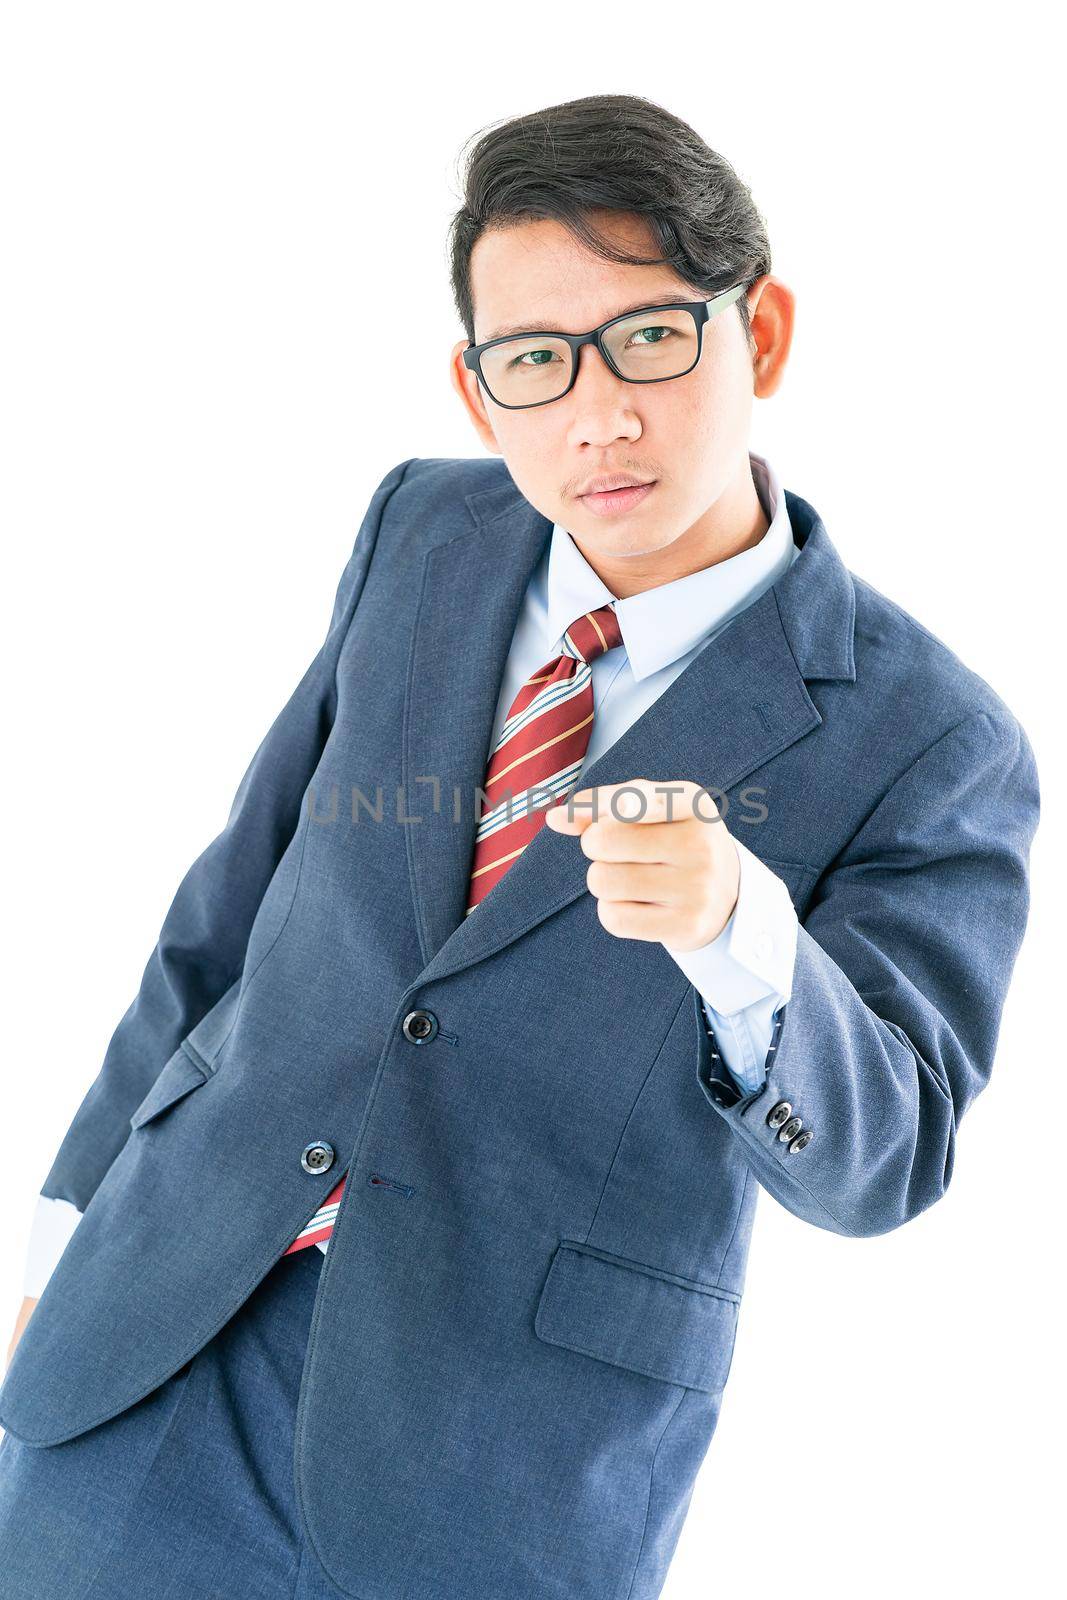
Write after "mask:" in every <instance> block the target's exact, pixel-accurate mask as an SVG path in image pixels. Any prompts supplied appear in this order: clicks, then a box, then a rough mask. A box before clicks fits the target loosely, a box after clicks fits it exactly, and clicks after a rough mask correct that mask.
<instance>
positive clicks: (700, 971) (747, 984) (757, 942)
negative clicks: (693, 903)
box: [663, 839, 798, 1016]
mask: <svg viewBox="0 0 1067 1600" xmlns="http://www.w3.org/2000/svg"><path fill="white" fill-rule="evenodd" d="M734 843H735V844H736V846H737V855H738V860H739V862H740V882H739V884H738V890H737V904H736V905H735V906H734V909H733V911H732V913H731V915H730V919H729V921H728V922H727V923H726V926H725V927H724V928H723V929H722V931H721V932H720V933H719V935H718V937H717V938H715V939H712V940H711V941H710V942H709V943H708V944H705V945H701V946H700V947H699V949H696V950H673V949H672V948H671V946H670V945H669V944H666V943H665V944H664V946H663V948H664V949H665V950H666V951H667V954H668V955H669V956H670V957H671V959H672V960H673V961H674V962H676V963H677V965H678V966H679V967H680V968H681V970H682V971H683V972H684V973H685V975H686V977H687V978H688V979H689V981H690V983H691V984H693V986H694V988H696V989H697V990H698V991H699V993H700V994H701V996H702V997H703V998H704V999H705V1000H706V1001H707V1002H708V1004H709V1005H711V1006H713V1007H714V1009H715V1010H716V1011H718V1012H721V1013H722V1015H723V1016H732V1015H733V1014H734V1013H735V1012H738V1011H743V1010H744V1008H745V1007H746V1006H750V1005H753V1004H754V1003H755V1002H756V1001H757V1000H765V999H767V998H768V997H769V996H771V995H776V996H777V997H778V998H777V1002H776V1003H777V1004H778V1005H784V1004H785V1002H786V1001H787V1000H789V999H790V997H791V995H792V993H793V968H794V965H795V963H796V953H797V928H798V923H797V914H796V911H795V910H794V907H793V901H792V899H791V897H790V894H789V890H788V888H787V886H786V885H785V884H784V883H783V881H782V879H781V878H780V877H779V876H778V874H777V873H776V872H772V871H771V869H770V867H768V866H767V865H765V863H764V862H762V861H761V860H760V858H759V856H757V855H754V854H753V853H752V851H751V850H750V849H749V848H748V846H747V845H745V844H742V842H741V840H740V839H735V840H734Z"/></svg>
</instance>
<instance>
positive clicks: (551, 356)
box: [508, 350, 557, 367]
mask: <svg viewBox="0 0 1067 1600" xmlns="http://www.w3.org/2000/svg"><path fill="white" fill-rule="evenodd" d="M527 356H534V357H536V358H537V359H536V360H534V361H533V362H531V365H532V366H535V367H547V366H548V364H549V362H550V361H555V360H556V359H557V357H556V354H555V351H553V350H524V351H523V353H522V355H521V356H516V357H515V359H514V360H513V361H509V363H508V365H509V366H513V367H520V366H522V364H523V362H524V361H525V360H526V357H527ZM542 357H547V360H544V359H541V358H542Z"/></svg>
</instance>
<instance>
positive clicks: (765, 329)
mask: <svg viewBox="0 0 1067 1600" xmlns="http://www.w3.org/2000/svg"><path fill="white" fill-rule="evenodd" d="M795 311H796V296H795V295H794V293H793V291H792V289H790V287H789V285H788V284H786V283H783V282H782V280H781V278H776V277H774V276H773V275H772V274H771V273H769V272H768V273H764V275H763V277H762V278H757V279H756V281H755V283H754V284H753V285H752V286H751V288H750V289H749V290H748V314H749V325H750V327H751V329H752V338H753V341H754V343H755V346H756V349H755V353H754V354H753V357H752V377H753V384H752V392H753V394H754V395H755V396H756V398H757V399H759V400H765V399H766V398H767V397H768V396H769V395H772V394H773V393H774V392H775V390H776V389H777V388H778V386H779V384H780V383H781V381H782V378H783V376H784V375H785V368H786V362H787V361H788V359H789V347H790V345H791V344H792V342H793V319H794V314H795Z"/></svg>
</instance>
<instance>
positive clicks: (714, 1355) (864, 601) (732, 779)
mask: <svg viewBox="0 0 1067 1600" xmlns="http://www.w3.org/2000/svg"><path fill="white" fill-rule="evenodd" d="M650 175H653V176H652V177H651V178H650ZM452 247H453V268H454V290H455V294H456V301H457V306H458V308H459V312H460V317H461V320H462V323H463V325H464V328H465V332H466V338H465V339H464V340H461V341H459V342H458V343H457V344H456V346H455V348H454V350H453V352H452V360H451V369H450V370H451V379H452V382H453V384H454V386H455V388H456V390H457V392H458V394H459V396H460V398H461V400H462V402H463V404H464V406H465V407H466V410H467V412H468V414H469V416H470V418H471V421H472V423H473V425H474V428H475V430H476V431H477V433H478V436H479V438H480V440H481V441H482V443H483V444H484V445H485V446H486V447H487V449H488V450H489V452H490V459H488V460H485V459H476V460H437V459H434V460H419V459H415V460H411V461H405V462H403V463H401V464H400V465H399V466H397V467H395V468H394V469H393V470H392V471H391V472H389V473H388V474H387V475H386V477H385V478H384V479H383V480H382V482H381V484H380V485H379V487H378V489H377V491H376V492H375V494H374V496H373V497H372V500H371V504H370V508H369V510H368V513H367V516H366V518H365V520H364V523H363V526H362V527H361V529H360V532H359V536H358V537H357V540H356V544H355V548H354V550H353V553H352V556H351V559H350V560H349V562H348V565H347V566H346V568H345V571H344V573H343V574H342V577H341V581H340V584H339V587H338V590H337V595H336V599H335V603H334V608H333V615H332V618H331V622H330V627H329V631H328V633H327V635H326V639H325V641H324V643H323V645H322V648H321V650H320V651H319V653H318V654H317V656H316V657H315V659H314V661H313V662H312V663H311V665H310V666H309V668H308V670H307V672H306V674H305V676H304V677H303V679H302V680H301V682H300V684H299V685H298V686H297V688H296V690H295V692H294V694H293V696H292V698H291V699H290V701H289V702H288V704H287V705H286V706H285V708H284V709H283V710H282V712H281V713H280V715H279V717H278V719H277V720H276V722H275V723H274V725H273V726H272V728H271V729H270V731H269V732H268V734H267V736H266V738H265V739H264V741H263V743H262V744H261V745H260V747H259V749H258V750H257V751H256V753H255V756H254V757H253V759H252V762H251V765H250V766H249V768H248V771H247V773H246V774H245V777H244V779H243V780H242V783H241V786H240V788H239V790H238V793H237V796H236V799H235V801H234V804H233V808H232V810H231V813H230V816H229V819H228V821H227V824H226V826H225V828H224V829H223V831H222V832H221V833H220V834H219V836H218V838H216V839H215V840H214V841H213V842H212V843H211V844H210V845H209V846H208V847H207V849H206V850H205V851H204V853H203V854H202V855H201V856H200V857H199V858H198V859H197V860H196V861H195V862H194V863H193V864H192V866H191V867H190V869H189V871H188V873H187V874H186V876H185V878H184V879H183V881H182V883H181V884H180V886H179V888H178V891H177V893H176V895H175V898H174V901H173V903H172V905H171V907H170V910H169V912H168V914H167V917H166V920H165V922H164V925H163V928H162V930H161V933H160V937H159V941H158V943H157V945H156V948H155V950H154V951H153V953H152V956H151V958H150V960H149V962H148V965H147V967H146V969H145V973H144V977H143V980H142V983H141V987H140V990H139V993H138V995H137V996H136V998H135V1000H134V1002H133V1004H132V1005H131V1007H130V1009H129V1010H128V1011H127V1013H126V1015H125V1016H124V1017H123V1018H122V1020H121V1021H120V1023H119V1025H118V1027H117V1028H116V1030H115V1034H114V1036H113V1038H112V1040H111V1043H110V1045H109V1048H108V1051H107V1055H106V1058H105V1061H104V1064H103V1067H102V1069H101V1072H100V1074H99V1076H98V1077H97V1079H96V1081H95V1082H94V1084H93V1085H92V1086H91V1088H90V1089H89V1091H88V1093H87V1095H86V1097H85V1101H84V1103H83V1105H82V1107H81V1108H80V1110H79V1112H78V1114H77V1116H76V1117H75V1120H74V1122H73V1124H72V1126H71V1128H70V1131H69V1132H68V1134H67V1136H66V1138H65V1140H64V1142H63V1144H62V1146H61V1148H60V1150H59V1152H58V1154H57V1156H56V1159H55V1162H54V1163H53V1166H52V1169H51V1171H50V1172H49V1174H48V1176H47V1177H46V1179H45V1182H44V1185H43V1194H42V1199H41V1211H40V1213H39V1217H38V1223H37V1225H36V1228H35V1234H34V1239H33V1241H32V1242H31V1250H30V1269H29V1270H30V1278H29V1280H28V1283H27V1289H28V1292H29V1296H28V1301H27V1306H26V1308H25V1310H24V1315H23V1317H22V1318H21V1319H20V1321H21V1323H22V1325H23V1331H22V1333H21V1338H19V1339H17V1340H16V1343H15V1345H14V1354H13V1356H12V1358H11V1364H10V1366H9V1369H8V1372H7V1376H6V1379H5V1382H4V1385H3V1388H2V1389H0V1424H2V1425H3V1426H4V1428H5V1429H6V1430H7V1433H6V1436H5V1438H4V1441H3V1444H2V1446H0V1569H2V1570H3V1571H4V1573H5V1584H6V1587H5V1595H6V1596H9V1597H10V1600H29V1597H30V1596H38V1595H43V1594H48V1595H49V1596H50V1597H51V1600H68V1597H69V1600H73V1597H74V1596H76V1595H77V1596H79V1597H82V1596H91V1597H92V1600H112V1597H118V1596H120V1595H121V1596H125V1595H127V1594H129V1593H131V1592H133V1589H134V1586H135V1585H136V1586H137V1587H138V1588H142V1587H143V1588H147V1589H148V1590H149V1591H150V1592H157V1591H158V1592H164V1586H165V1592H168V1593H180V1594H182V1595H183V1596H188V1597H190V1600H196V1597H200V1596H203V1597H206V1596H208V1595H214V1594H215V1593H218V1592H222V1590H223V1589H225V1592H226V1593H227V1595H229V1596H231V1597H234V1596H237V1597H244V1596H248V1597H251V1596H256V1597H257V1600H273V1597H275V1596H277V1597H281V1596H286V1597H288V1596H290V1595H296V1596H301V1597H304V1600H307V1597H309V1596H328V1595H352V1596H360V1597H363V1600H372V1597H373V1600H399V1597H400V1596H404V1597H405V1600H501V1597H502V1596H507V1597H508V1600H547V1597H554V1600H591V1597H593V1596H602V1597H603V1600H609V1597H621V1596H627V1597H628V1600H653V1597H654V1596H656V1595H658V1594H659V1593H660V1591H661V1588H662V1586H663V1582H664V1579H665V1576H666V1572H667V1568H668V1565H669V1562H670V1559H671V1555H672V1553H673V1550H674V1548H675V1544H676V1541H677V1538H678V1534H679V1531H680V1529H681V1526H682V1522H683V1519H684V1516H685V1511H686V1507H687V1505H688V1503H689V1496H690V1493H691V1490H692V1485H693V1481H694V1478H695V1476H696V1473H697V1470H698V1468H699V1466H700V1463H701V1461H702V1459H703V1457H704V1454H705V1452H706V1450H707V1448H708V1444H709V1442H710V1439H711V1436H712V1434H713V1431H714V1428H715V1425H716V1421H717V1417H718V1413H719V1407H720V1403H721V1399H722V1393H723V1389H724V1386H725V1383H726V1380H727V1375H728V1372H729V1368H730V1361H731V1355H732V1350H733V1344H734V1337H735V1332H736V1327H737V1319H738V1308H739V1304H740V1301H741V1296H742V1292H743V1284H744V1272H745V1262H746V1257H747V1252H748V1246H749V1239H750V1235H751V1228H752V1222H753V1215H754V1209H755V1205H756V1200H757V1196H758V1195H759V1193H760V1192H761V1190H766V1191H768V1192H769V1193H770V1194H771V1195H772V1196H773V1197H774V1198H775V1199H776V1200H777V1201H778V1202H780V1203H781V1204H782V1205H784V1206H786V1207H788V1209H789V1210H790V1211H792V1212H793V1213H794V1214H795V1215H796V1216H797V1217H799V1218H801V1219H803V1220H804V1221H806V1222H809V1223H811V1224H813V1225H814V1226H816V1227H819V1228H824V1229H828V1230H830V1231H832V1232H835V1233H840V1234H843V1235H851V1236H868V1235H873V1234H878V1233H882V1232H885V1231H887V1230H888V1229H891V1228H895V1227H898V1226H900V1225H901V1224H903V1223H905V1222H907V1221H908V1220H909V1219H910V1218H912V1217H914V1216H916V1215H918V1214H919V1213H920V1212H922V1211H923V1210H924V1209H925V1208H926V1207H928V1206H930V1205H931V1204H933V1203H934V1202H935V1201H937V1200H938V1199H939V1198H940V1197H941V1195H942V1194H943V1193H944V1192H945V1189H946V1187H947V1184H948V1181H949V1177H950V1174H951V1171H952V1166H953V1162H954V1158H955V1152H956V1137H957V1129H958V1125H959V1120H960V1118H961V1117H962V1115H963V1114H964V1113H965V1111H966V1109H967V1107H968V1106H969V1105H970V1103H971V1102H972V1100H973V1099H974V1097H975V1095H976V1094H978V1092H979V1091H980V1090H981V1089H982V1088H983V1086H984V1085H985V1083H986V1081H987V1080H988V1077H989V1074H990V1071H991V1068H992V1065H993V1060H994V1055H995V1049H996V1043H997V1036H998V1029H999V1023H1000V1016H1001V1010H1002V1006H1003V1002H1004V998H1005V994H1006V992H1007V988H1008V984H1009V980H1010V976H1011V972H1012V969H1013V965H1014V962H1015V959H1016V956H1017V953H1018V949H1019V946H1020V943H1021V940H1022V937H1023V932H1024V927H1025V923H1026V917H1027V910H1028V857H1029V849H1030V844H1031V840H1032V838H1033V835H1034V831H1035V828H1036V826H1037V820H1038V806H1039V799H1038V783H1037V775H1036V771H1035V765H1034V758H1033V754H1032V751H1031V749H1030V745H1029V743H1028V741H1027V739H1026V736H1025V734H1024V733H1023V731H1022V729H1021V728H1020V726H1019V724H1018V722H1017V720H1016V719H1015V717H1014V716H1013V715H1012V713H1011V712H1010V711H1009V710H1008V708H1007V707H1006V706H1005V705H1004V703H1003V701H1002V700H1000V699H999V698H998V696H997V695H996V694H995V693H994V691H993V690H992V689H991V688H990V687H989V686H988V685H987V684H986V683H985V682H983V680H982V679H981V678H980V677H979V676H977V675H976V674H975V673H974V672H973V671H971V670H970V669H968V668H967V667H966V666H965V665H964V664H963V663H962V662H961V661H960V660H959V659H958V658H957V657H956V656H955V655H954V654H953V653H952V652H951V651H950V650H949V649H948V648H947V647H946V646H945V645H944V644H942V643H941V642H939V641H938V640H937V639H936V638H934V637H933V636H932V635H931V634H930V633H928V632H927V631H926V630H925V629H924V628H923V627H922V626H921V625H920V624H919V623H917V622H916V621H914V620H913V619H912V618H911V617H909V616H908V615H906V614H905V613H904V612H903V611H902V610H901V609H900V608H899V607H897V606H896V605H894V604H893V603H892V602H891V601H889V600H887V599H885V598H884V597H883V596H882V595H880V594H879V593H878V592H877V591H876V590H874V589H872V588H871V587H870V585H868V584H866V583H865V582H863V580H862V579H860V578H858V577H855V576H853V575H852V574H851V573H850V572H848V571H847V570H846V569H845V567H844V566H843V564H842V563H841V561H840V559H839V557H838V555H837V553H836V551H835V548H834V546H833V544H832V542H831V539H830V536H829V533H828V531H827V529H826V528H825V527H824V525H823V523H822V522H821V521H820V519H819V517H818V514H817V513H816V511H815V510H814V509H813V507H812V506H811V505H810V504H809V503H808V502H807V501H805V500H803V499H802V498H800V496H799V495H796V494H793V493H791V492H788V491H783V489H782V488H781V486H780V484H779V483H778V480H777V477H776V475H775V473H774V472H773V471H772V469H771V467H770V466H769V464H768V463H767V462H766V461H764V460H763V459H762V458H760V457H759V456H756V455H753V454H751V453H750V451H749V447H748V438H749V427H750V413H751V404H752V398H753V396H754V395H758V396H767V395H770V394H772V393H773V392H774V391H775V389H776V388H777V386H778V385H779V383H780V382H781V379H782V375H783V372H784V369H785V365H786V360H787V357H788V353H789V344H790V336H791V331H792V323H793V296H792V294H791V293H790V291H789V290H788V288H787V287H786V286H785V284H783V283H782V282H781V281H780V280H778V279H777V278H775V277H774V276H773V275H772V273H771V272H770V254H769V249H768V245H767V239H766V235H765V231H764V227H763V224H762V222H761V220H760V218H759V215H758V213H757V211H756V210H755V207H754V206H753V204H752V200H751V197H750V195H749V193H748V191H747V189H746V188H745V186H744V185H743V184H742V183H740V181H739V180H738V178H737V177H736V175H735V174H734V173H733V171H732V170H731V168H730V167H729V166H728V165H727V163H726V162H724V161H723V160H722V159H721V158H720V157H719V156H717V155H716V154H715V153H714V152H713V151H711V150H709V149H708V148H707V146H706V145H705V144H704V143H703V142H702V141H701V140H700V138H699V137H698V136H697V135H696V134H695V133H694V132H693V130H692V129H691V128H689V127H688V126H687V125H686V124H685V123H683V122H681V121H679V120H678V119H677V118H676V117H673V116H672V115H670V114H669V113H668V112H666V111H665V110H663V109H662V108H660V107H658V106H655V105H652V104H650V103H649V102H647V101H644V100H638V99H633V98H630V97H625V96H607V97H597V98H591V99H587V100H581V101H577V102H572V103H570V104H567V105H563V106H556V107H552V108H550V109H548V110H546V111H544V112H542V113H539V114H538V115H537V116H532V117H525V118H521V119H519V120H518V121H516V122H512V123H509V124H507V125H505V126H503V127H500V128H497V129H495V130H493V131H491V132H490V133H488V134H486V135H485V136H484V137H483V138H482V139H481V140H480V141H479V143H478V144H477V146H476V148H475V149H474V151H473V153H472V155H471V158H470V161H469V164H468V170H467V180H466V193H465V199H464V205H463V207H462V209H461V211H460V212H459V214H458V216H457V217H456V219H455V224H454V228H453V235H452ZM625 485H628V487H625ZM620 486H623V487H620ZM565 801H566V803H563V802H565ZM73 1224H76V1226H73ZM50 1229H54V1230H55V1232H53V1233H51V1234H49V1232H48V1230H50ZM49 1240H50V1241H51V1245H50V1248H49ZM57 1256H58V1261H56V1259H55V1258H56V1257H57ZM42 1286H43V1293H41V1295H40V1301H39V1304H38V1305H37V1307H36V1309H35V1310H33V1300H34V1298H35V1295H36V1293H37V1291H38V1290H39V1289H40V1288H41V1287H42ZM31 1310H33V1314H32V1316H29V1315H28V1313H29V1311H31Z"/></svg>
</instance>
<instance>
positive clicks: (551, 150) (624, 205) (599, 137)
mask: <svg viewBox="0 0 1067 1600" xmlns="http://www.w3.org/2000/svg"><path fill="white" fill-rule="evenodd" d="M474 137H477V139H478V142H477V144H476V145H475V146H474V148H473V150H471V151H470V154H469V156H468V158H467V161H466V166H465V169H464V174H463V204H462V206H461V207H460V209H459V210H458V211H457V212H456V214H455V216H454V217H453V219H452V223H451V226H450V229H449V236H448V237H449V253H450V257H451V277H452V293H453V296H454V298H455V302H456V309H457V310H458V312H459V317H460V321H461V322H462V324H463V327H464V330H465V332H466V335H467V338H468V339H469V340H470V341H471V343H473V342H474V304H473V298H472V295H471V286H470V260H471V252H472V250H473V249H474V245H475V243H476V241H477V240H478V239H479V238H480V236H481V235H482V234H483V233H485V232H486V231H487V230H489V229H491V228H505V227H510V226H514V225H515V224H517V223H520V222H523V221H528V220H531V219H535V218H552V219H554V220H555V221H557V222H560V223H562V224H563V225H564V227H566V228H567V229H569V231H570V232H571V233H572V234H573V235H574V236H575V237H576V238H578V239H580V240H581V241H582V243H583V244H585V245H586V246H587V247H588V248H589V249H590V250H592V251H594V252H595V253H596V254H597V255H599V256H600V257H602V258H603V259H605V260H608V261H619V262H624V263H626V264H627V265H630V266H651V265H659V264H663V265H666V266H669V267H671V268H673V270H674V272H675V273H676V274H677V275H678V276H679V277H680V278H682V279H683V280H684V282H686V283H690V284H692V285H693V288H694V289H695V290H696V291H697V294H698V295H699V296H700V297H702V298H704V299H708V300H710V299H711V297H712V296H713V295H714V294H717V293H718V292H719V291H720V290H722V289H728V288H730V287H731V286H732V285H733V284H735V283H738V282H740V281H744V284H745V287H746V289H747V288H748V287H750V285H751V284H753V283H755V281H756V279H757V278H759V277H762V275H763V274H764V273H765V272H769V271H770V268H771V249H770V243H769V241H768V238H767V228H766V224H765V223H764V220H763V218H762V217H761V216H760V214H759V211H758V210H757V209H756V206H755V203H754V201H753V199H752V195H751V193H750V192H749V189H748V187H747V185H746V184H744V183H742V181H741V179H740V178H739V177H738V175H737V173H736V172H735V171H734V169H733V167H732V166H731V165H730V163H729V162H728V161H727V160H726V159H725V158H724V157H723V156H720V155H717V154H716V152H715V151H714V150H711V149H709V147H708V146H707V145H706V144H705V143H704V141H703V139H701V137H700V135H699V134H697V133H695V132H694V130H693V129H692V128H691V127H690V126H689V124H688V123H687V122H683V121H682V119H681V117H676V116H674V115H673V113H672V112H670V111H667V110H665V109H664V108H663V106H659V105H656V104H655V103H654V102H653V101H651V100H644V99H642V98H641V97H639V96H637V95H630V94H598V95H588V96H586V97H585V98H584V99H582V100H567V101H565V102H564V103H563V104H562V105H557V106H548V107H546V109H544V110H543V111H531V112H529V113H527V114H526V115H525V116H521V117H515V118H513V119H512V120H511V121H509V122H505V123H503V124H498V125H495V126H491V127H490V130H489V131H488V132H485V131H480V136H479V135H472V138H474ZM469 143H470V141H469V140H468V144H469ZM598 210H610V211H629V212H635V213H636V214H637V215H638V216H640V217H642V218H644V219H645V220H646V222H647V223H648V224H649V226H650V227H651V229H652V232H653V235H654V237H655V239H656V242H657V244H658V245H659V247H660V249H661V250H662V255H659V256H643V255H637V254H632V253H628V252H626V251H624V250H621V249H619V248H618V247H617V246H616V245H614V244H612V243H610V242H609V241H608V240H606V239H605V238H603V237H602V236H601V235H600V234H598V233H597V231H596V229H595V227H594V225H593V222H592V220H591V214H593V213H595V212H596V211H598ZM694 298H696V297H694ZM736 304H737V309H738V312H739V313H740V316H741V322H742V325H743V327H744V330H745V336H746V338H747V339H748V340H749V342H750V344H751V333H750V329H749V318H748V303H747V301H746V299H745V296H744V295H742V297H741V298H740V299H739V300H738V301H737V302H736Z"/></svg>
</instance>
